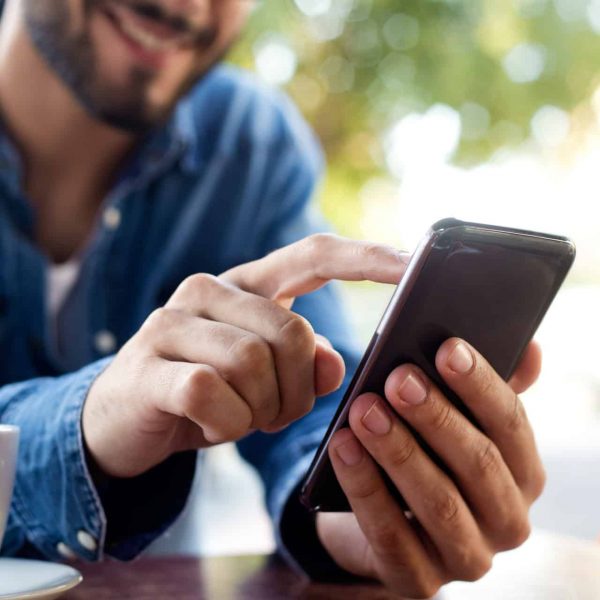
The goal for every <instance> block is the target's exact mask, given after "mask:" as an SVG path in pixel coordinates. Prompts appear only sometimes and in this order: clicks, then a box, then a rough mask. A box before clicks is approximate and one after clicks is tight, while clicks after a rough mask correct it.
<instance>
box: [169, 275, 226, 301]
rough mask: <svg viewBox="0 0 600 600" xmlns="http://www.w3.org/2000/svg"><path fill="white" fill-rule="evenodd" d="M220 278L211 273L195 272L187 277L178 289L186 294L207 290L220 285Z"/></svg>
mask: <svg viewBox="0 0 600 600" xmlns="http://www.w3.org/2000/svg"><path fill="white" fill-rule="evenodd" d="M218 283H219V279H218V278H217V277H215V276H214V275H211V274H210V273H195V274H194V275H190V276H189V277H186V278H185V279H184V280H183V281H182V282H181V283H180V284H179V288H178V291H179V292H180V293H181V294H183V295H184V296H185V295H188V294H192V295H193V294H196V293H198V292H206V291H207V290H210V289H212V288H214V287H215V286H216V285H218Z"/></svg>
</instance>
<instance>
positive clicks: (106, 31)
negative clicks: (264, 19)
mask: <svg viewBox="0 0 600 600" xmlns="http://www.w3.org/2000/svg"><path fill="white" fill-rule="evenodd" d="M22 2H23V5H22V6H23V8H24V15H25V22H26V28H27V31H28V33H29V35H30V37H31V39H32V41H33V44H34V46H35V47H36V48H37V50H38V51H39V52H40V54H41V55H42V56H43V58H44V59H45V61H46V62H47V64H48V65H49V66H50V68H51V69H52V70H53V71H54V72H55V73H56V74H57V75H58V76H59V77H60V78H61V79H62V80H63V82H64V83H65V84H66V85H67V86H68V87H69V88H70V90H71V91H72V93H73V94H74V95H75V96H76V97H77V99H78V100H79V101H80V102H81V103H82V104H83V105H84V106H85V108H86V109H87V110H88V112H90V113H91V114H92V115H93V116H95V117H96V118H98V119H101V120H102V121H104V122H106V123H108V124H110V125H112V126H115V127H119V128H123V129H127V130H130V131H138V132H140V131H144V130H146V129H148V128H150V127H152V126H153V125H154V124H157V123H160V122H161V121H163V120H164V119H165V118H166V117H167V116H168V114H169V112H170V111H171V109H172V108H173V106H174V105H175V103H176V102H177V100H178V99H179V98H180V97H181V96H182V95H183V94H184V93H185V92H186V91H187V90H189V88H190V87H191V86H192V85H193V84H194V83H195V82H196V81H197V80H198V79H199V78H200V77H201V76H202V75H203V74H205V73H206V72H207V71H208V70H209V69H210V68H211V67H212V66H213V65H214V64H215V63H216V62H217V61H218V60H219V59H220V58H221V57H222V56H223V54H224V53H225V52H226V51H227V50H228V49H229V47H230V46H231V44H232V43H233V41H234V40H235V39H236V37H237V35H238V34H239V32H240V30H241V28H242V26H243V24H244V23H245V20H246V17H247V15H248V13H249V11H250V8H251V7H252V0H22Z"/></svg>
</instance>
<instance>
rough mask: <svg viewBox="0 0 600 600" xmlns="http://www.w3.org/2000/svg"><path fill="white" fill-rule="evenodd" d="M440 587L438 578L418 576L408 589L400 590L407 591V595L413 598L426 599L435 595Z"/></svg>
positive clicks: (416, 599) (417, 599)
mask: <svg viewBox="0 0 600 600" xmlns="http://www.w3.org/2000/svg"><path fill="white" fill-rule="evenodd" d="M441 587H442V583H441V582H440V581H439V580H438V579H434V578H432V577H420V578H418V579H415V580H414V581H413V583H412V585H410V587H409V588H408V590H406V591H404V590H402V592H403V593H408V596H409V597H410V598H414V599H415V600H428V599H429V598H432V597H433V596H435V595H436V594H437V593H438V592H439V590H440V588H441Z"/></svg>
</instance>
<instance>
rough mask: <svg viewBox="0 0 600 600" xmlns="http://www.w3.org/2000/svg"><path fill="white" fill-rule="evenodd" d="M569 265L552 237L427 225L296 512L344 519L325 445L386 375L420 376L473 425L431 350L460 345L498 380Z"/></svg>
mask: <svg viewBox="0 0 600 600" xmlns="http://www.w3.org/2000/svg"><path fill="white" fill-rule="evenodd" d="M574 259H575V245H574V244H573V242H571V241H570V240H569V239H568V238H565V237H561V236H556V235H548V234H544V233H536V232H533V231H522V230H518V229H511V228H506V227H495V226H492V225H482V224H479V223H466V222H463V221H458V220H456V219H444V220H443V221H439V222H437V223H436V224H435V225H433V227H432V228H431V229H430V230H429V232H428V234H427V235H426V236H425V238H424V239H423V241H422V242H421V243H420V244H419V246H418V248H417V250H416V251H415V253H414V254H413V256H412V258H411V261H410V264H409V265H408V268H407V271H406V273H405V275H404V277H403V278H402V281H401V282H400V283H399V285H398V287H397V289H396V291H395V293H394V295H393V296H392V299H391V300H390V303H389V305H388V307H387V309H386V310H385V312H384V315H383V317H382V319H381V321H380V323H379V326H378V327H377V330H376V331H375V334H374V335H373V337H372V339H371V342H370V343H369V345H368V347H367V350H366V351H365V353H364V356H363V357H362V360H361V362H360V364H359V366H358V368H357V370H356V373H355V375H354V377H353V379H352V381H351V382H350V385H349V386H348V389H347V390H346V393H345V395H344V398H343V400H342V402H341V404H340V406H339V408H338V410H337V413H336V414H335V416H334V418H333V420H332V422H331V425H330V426H329V429H328V431H327V433H326V435H325V437H324V439H323V442H322V443H321V446H320V447H319V449H318V451H317V454H316V455H315V458H314V460H313V462H312V465H311V466H310V468H309V470H308V473H307V475H306V477H305V479H304V482H303V485H302V488H301V492H300V500H301V502H302V504H304V506H306V507H307V508H308V509H309V510H311V511H331V512H343V511H348V510H350V506H349V504H348V501H347V499H346V496H345V495H344V493H343V491H342V489H341V487H340V486H339V484H338V482H337V479H336V477H335V473H334V471H333V467H332V465H331V462H330V461H329V456H328V454H327V447H328V444H329V441H330V439H331V437H332V435H333V434H334V433H335V432H336V431H337V430H338V429H340V428H342V427H347V426H348V411H349V409H350V405H351V403H352V401H353V400H354V399H355V398H356V397H357V396H359V395H360V394H363V393H365V392H375V393H377V394H380V395H381V396H382V397H385V396H384V385H385V381H386V379H387V377H388V375H389V374H390V373H391V372H392V371H393V370H394V369H395V368H396V367H398V366H400V365H402V364H404V363H412V364H415V365H417V366H419V367H420V368H421V369H423V371H425V373H426V374H427V376H428V377H430V379H431V380H432V381H433V382H434V383H435V384H436V385H437V386H439V388H440V389H441V390H442V391H443V392H444V393H445V395H446V396H447V397H448V398H449V399H450V400H451V401H452V402H454V403H455V405H456V406H457V407H458V408H459V409H460V410H461V411H462V412H463V413H464V414H465V415H466V416H467V417H468V418H469V419H470V420H471V421H472V422H473V423H475V425H477V423H476V421H475V419H474V417H473V415H472V414H470V412H469V410H468V408H467V407H466V406H465V405H464V404H463V402H462V401H461V400H460V398H458V396H456V394H454V393H453V392H452V391H451V390H450V389H449V388H448V387H447V386H446V385H445V383H444V381H443V380H442V379H441V377H440V376H439V374H438V373H437V370H436V368H435V355H436V353H437V351H438V349H439V347H440V346H441V344H442V343H443V342H444V341H445V340H447V339H448V338H451V337H460V338H463V339H465V340H466V341H467V342H469V343H470V344H472V345H473V346H474V347H475V348H476V349H477V350H478V351H479V352H481V354H482V355H483V356H485V357H486V359H487V360H488V361H489V363H490V364H491V365H492V367H493V368H494V369H495V370H496V371H497V372H498V374H499V375H500V376H501V377H503V378H504V379H505V380H508V379H509V378H510V376H511V375H512V373H513V371H514V370H515V368H516V366H517V364H518V362H519V359H520V357H521V355H522V353H523V351H524V350H525V348H526V346H527V344H528V343H529V341H530V340H531V338H532V337H533V334H534V333H535V331H536V329H537V328H538V326H539V324H540V322H541V321H542V318H543V317H544V315H545V313H546V311H547V309H548V307H549V306H550V304H551V302H552V300H553V299H554V297H555V295H556V293H557V292H558V290H559V288H560V286H561V284H562V283H563V281H564V279H565V277H566V276H567V273H568V272H569V269H570V268H571V265H572V264H573V261H574ZM413 431H414V430H413ZM415 434H416V432H415ZM417 437H418V435H417ZM419 441H420V443H421V444H422V445H423V447H424V448H425V450H426V451H427V452H428V453H429V454H430V456H432V458H433V459H434V460H435V461H436V463H437V464H439V465H440V466H441V467H442V468H445V467H444V465H443V463H442V461H441V459H440V458H439V457H437V456H435V455H434V453H433V452H432V451H431V449H429V448H427V445H426V444H425V442H424V441H423V440H422V439H421V438H419ZM382 473H383V471H382ZM384 477H385V479H386V482H387V483H388V487H389V488H390V490H391V491H392V493H393V494H394V495H395V496H396V497H397V498H398V500H399V502H400V503H401V504H402V505H403V506H404V507H406V505H405V504H404V502H403V500H402V498H401V497H400V494H399V493H398V492H397V490H396V489H395V487H394V486H393V485H392V483H391V481H390V480H389V479H388V478H387V477H386V476H385V474H384Z"/></svg>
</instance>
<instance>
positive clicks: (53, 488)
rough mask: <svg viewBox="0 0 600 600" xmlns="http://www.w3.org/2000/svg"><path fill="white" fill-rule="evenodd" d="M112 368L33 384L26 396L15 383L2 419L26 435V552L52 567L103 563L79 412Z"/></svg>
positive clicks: (101, 531) (20, 505)
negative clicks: (75, 561) (76, 561)
mask: <svg viewBox="0 0 600 600" xmlns="http://www.w3.org/2000/svg"><path fill="white" fill-rule="evenodd" d="M109 362H110V360H109V359H104V360H102V361H98V362H95V363H93V364H91V365H88V366H87V367H85V368H84V369H81V370H80V371H77V372H76V373H72V374H69V375H65V376H63V377H59V378H55V379H38V380H32V381H31V382H28V383H29V385H28V386H27V387H25V388H24V389H22V388H21V387H19V384H14V385H15V397H14V399H13V401H12V402H11V405H10V408H9V410H7V411H6V412H5V414H4V419H5V420H6V421H7V422H9V423H13V424H15V425H18V426H19V427H20V429H21V437H20V440H21V441H20V448H19V458H18V464H17V475H16V480H15V489H14V494H13V502H12V506H11V510H12V513H13V516H14V519H13V521H16V523H17V525H18V527H19V529H20V530H21V532H22V534H23V536H24V538H25V540H26V542H27V546H28V547H31V546H33V548H34V549H35V551H36V552H38V553H40V554H41V555H43V556H45V557H46V558H49V559H51V560H61V559H65V558H75V557H80V558H83V559H85V560H98V559H100V558H101V557H102V553H103V550H102V549H103V547H104V538H105V534H106V519H105V517H104V512H103V510H102V505H101V503H100V499H99V497H98V494H97V493H96V489H95V487H94V485H93V483H92V480H91V477H90V474H89V471H88V469H87V465H86V460H85V452H84V444H83V438H82V431H81V412H82V409H83V404H84V402H85V398H86V397H87V393H88V390H89V388H90V386H91V385H92V383H93V382H94V380H95V379H96V378H97V377H98V375H99V374H100V373H101V372H102V371H103V370H104V369H105V368H106V366H107V365H108V363H109ZM4 391H5V392H8V390H7V389H6V388H5V390H4Z"/></svg>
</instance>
